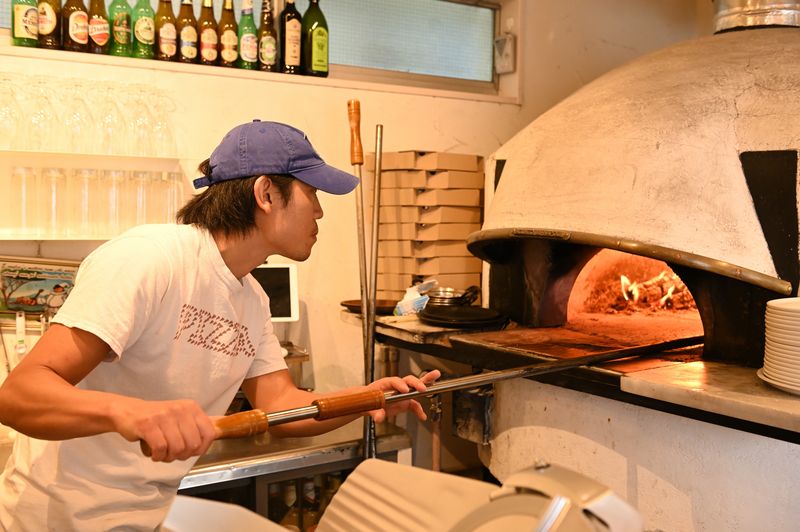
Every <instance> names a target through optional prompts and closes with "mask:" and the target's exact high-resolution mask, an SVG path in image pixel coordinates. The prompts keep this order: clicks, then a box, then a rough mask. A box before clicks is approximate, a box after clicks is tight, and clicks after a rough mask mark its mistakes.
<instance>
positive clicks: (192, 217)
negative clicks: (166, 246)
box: [175, 159, 295, 236]
mask: <svg viewBox="0 0 800 532" xmlns="http://www.w3.org/2000/svg"><path fill="white" fill-rule="evenodd" d="M197 169H198V170H199V171H200V172H201V173H202V174H203V175H208V173H209V171H210V169H209V160H208V159H206V160H205V161H203V162H202V163H200V166H198V167H197ZM259 177H260V176H252V177H243V178H241V179H231V180H228V181H221V182H219V183H214V184H213V185H211V186H209V187H208V188H206V189H205V190H204V191H203V192H201V193H200V194H197V195H196V196H193V197H192V199H190V200H189V201H188V202H186V204H185V205H184V206H183V207H181V209H180V210H179V211H178V214H177V215H176V216H175V219H176V221H177V222H178V223H181V224H194V225H197V226H200V227H203V228H204V229H207V230H208V231H210V232H212V233H218V232H219V233H222V234H224V235H225V236H232V235H240V236H245V235H247V234H248V233H250V231H252V230H253V228H254V227H255V225H256V216H255V213H256V208H257V204H256V199H255V195H254V194H253V183H255V181H256V179H258V178H259ZM267 177H269V179H270V180H271V181H272V183H273V184H274V185H275V186H276V187H277V188H278V191H279V192H280V195H281V201H282V202H283V204H284V205H286V204H287V203H289V199H290V198H291V193H292V182H293V181H294V179H295V178H294V177H292V176H290V175H283V174H275V175H268V176H267Z"/></svg>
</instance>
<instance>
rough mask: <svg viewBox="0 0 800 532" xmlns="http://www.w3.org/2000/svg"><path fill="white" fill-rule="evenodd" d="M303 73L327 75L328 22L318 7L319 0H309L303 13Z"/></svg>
mask: <svg viewBox="0 0 800 532" xmlns="http://www.w3.org/2000/svg"><path fill="white" fill-rule="evenodd" d="M302 33H303V44H302V46H301V48H302V51H303V61H302V63H303V74H306V75H309V76H320V77H327V76H328V23H327V22H326V21H325V16H324V15H323V14H322V10H321V9H320V7H319V0H311V3H310V4H308V9H306V12H305V13H304V14H303V25H302Z"/></svg>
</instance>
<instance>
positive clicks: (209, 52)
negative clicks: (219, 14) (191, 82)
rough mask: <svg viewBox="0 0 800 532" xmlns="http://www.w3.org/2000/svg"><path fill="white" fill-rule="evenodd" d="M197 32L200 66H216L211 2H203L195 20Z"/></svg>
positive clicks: (205, 0)
mask: <svg viewBox="0 0 800 532" xmlns="http://www.w3.org/2000/svg"><path fill="white" fill-rule="evenodd" d="M197 32H198V33H199V34H200V64H201V65H216V64H217V55H218V54H217V45H218V43H219V37H217V21H216V20H214V3H213V0H203V6H202V7H201V8H200V18H199V19H198V20H197Z"/></svg>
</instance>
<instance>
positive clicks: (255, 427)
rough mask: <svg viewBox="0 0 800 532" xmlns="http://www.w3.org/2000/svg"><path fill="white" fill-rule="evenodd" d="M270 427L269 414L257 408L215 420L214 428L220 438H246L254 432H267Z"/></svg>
mask: <svg viewBox="0 0 800 532" xmlns="http://www.w3.org/2000/svg"><path fill="white" fill-rule="evenodd" d="M268 427H269V423H268V422H267V414H266V413H265V412H264V411H263V410H259V409H257V408H254V409H253V410H245V411H244V412H239V413H237V414H231V415H230V416H225V417H221V418H218V419H215V420H214V428H216V429H217V439H218V440H219V439H221V438H244V437H246V436H253V435H254V434H261V433H262V432H266V431H267V428H268Z"/></svg>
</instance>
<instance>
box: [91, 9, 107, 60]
mask: <svg viewBox="0 0 800 532" xmlns="http://www.w3.org/2000/svg"><path fill="white" fill-rule="evenodd" d="M108 30H109V28H108V14H107V13H106V3H105V1H104V0H91V2H90V3H89V52H91V53H93V54H107V53H108V47H109V46H110V44H109V38H110V35H109V31H108Z"/></svg>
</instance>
